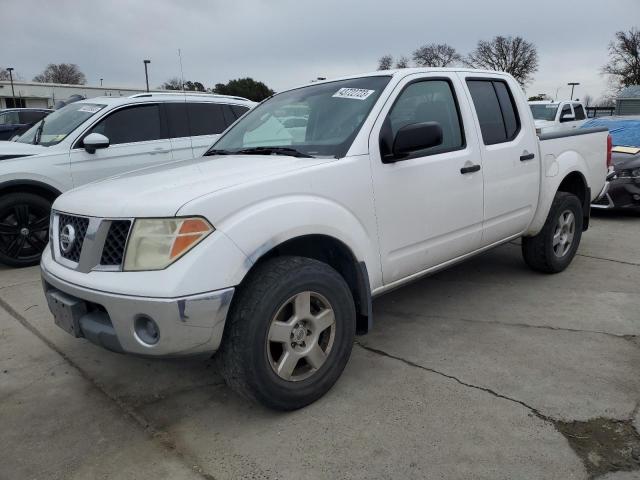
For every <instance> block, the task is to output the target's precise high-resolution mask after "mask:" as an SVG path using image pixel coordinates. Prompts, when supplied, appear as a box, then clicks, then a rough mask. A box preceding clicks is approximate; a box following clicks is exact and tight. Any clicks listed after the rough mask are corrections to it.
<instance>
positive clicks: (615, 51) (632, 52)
mask: <svg viewBox="0 0 640 480" xmlns="http://www.w3.org/2000/svg"><path fill="white" fill-rule="evenodd" d="M609 56H610V60H609V63H607V64H606V65H605V66H604V67H602V72H603V73H605V74H607V75H612V76H613V77H615V79H616V83H617V86H618V89H620V88H622V87H628V86H629V85H640V30H638V29H637V28H632V29H631V30H629V31H628V32H623V31H620V32H616V37H615V40H614V41H613V42H611V43H610V44H609Z"/></svg>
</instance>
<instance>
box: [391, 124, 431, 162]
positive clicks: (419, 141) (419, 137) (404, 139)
mask: <svg viewBox="0 0 640 480" xmlns="http://www.w3.org/2000/svg"><path fill="white" fill-rule="evenodd" d="M438 145H442V127H441V126H440V124H439V123H438V122H422V123H412V124H410V125H405V126H404V127H402V128H401V129H400V130H398V132H397V133H396V136H395V138H394V139H393V148H392V152H393V157H394V158H393V159H392V160H391V161H398V160H402V157H406V156H407V155H409V154H410V153H413V152H417V151H418V150H424V149H425V148H431V147H436V146H438Z"/></svg>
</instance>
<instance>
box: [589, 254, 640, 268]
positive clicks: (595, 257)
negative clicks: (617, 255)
mask: <svg viewBox="0 0 640 480" xmlns="http://www.w3.org/2000/svg"><path fill="white" fill-rule="evenodd" d="M576 256H578V257H586V258H593V259H595V260H602V261H604V262H614V263H620V264H622V265H631V266H633V267H640V263H636V262H625V261H624V260H616V259H614V258H605V257H597V256H595V255H587V254H586V253H576Z"/></svg>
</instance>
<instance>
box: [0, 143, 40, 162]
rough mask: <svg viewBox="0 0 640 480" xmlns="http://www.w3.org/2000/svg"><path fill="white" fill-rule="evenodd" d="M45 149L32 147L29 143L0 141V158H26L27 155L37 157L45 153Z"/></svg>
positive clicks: (36, 146) (37, 146)
mask: <svg viewBox="0 0 640 480" xmlns="http://www.w3.org/2000/svg"><path fill="white" fill-rule="evenodd" d="M46 149H47V147H43V146H42V145H32V144H30V143H20V142H9V141H0V158H6V157H12V156H15V157H26V156H27V155H37V154H38V153H42V152H43V151H45V150H46Z"/></svg>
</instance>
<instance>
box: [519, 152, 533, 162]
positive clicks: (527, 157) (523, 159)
mask: <svg viewBox="0 0 640 480" xmlns="http://www.w3.org/2000/svg"><path fill="white" fill-rule="evenodd" d="M534 158H536V156H535V154H534V153H526V152H525V153H524V154H522V155H521V156H520V161H521V162H526V161H527V160H533V159H534Z"/></svg>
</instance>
